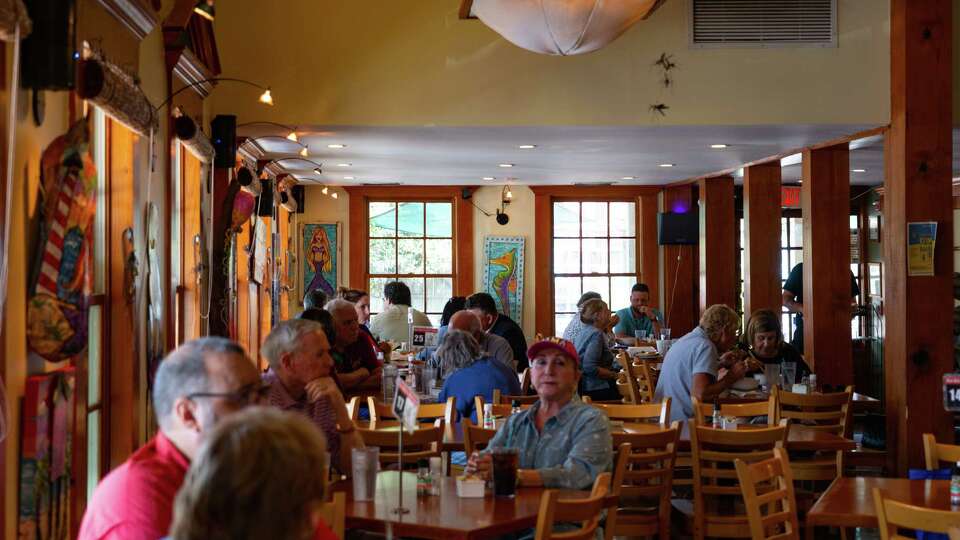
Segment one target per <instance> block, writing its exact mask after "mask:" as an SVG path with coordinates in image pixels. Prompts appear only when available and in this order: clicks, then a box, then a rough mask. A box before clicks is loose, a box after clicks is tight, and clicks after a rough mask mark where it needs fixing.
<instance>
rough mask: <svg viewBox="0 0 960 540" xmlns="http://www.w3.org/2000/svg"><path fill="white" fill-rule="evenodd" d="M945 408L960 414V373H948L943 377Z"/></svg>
mask: <svg viewBox="0 0 960 540" xmlns="http://www.w3.org/2000/svg"><path fill="white" fill-rule="evenodd" d="M943 408H944V409H946V410H948V411H952V412H960V373H946V374H944V376H943Z"/></svg>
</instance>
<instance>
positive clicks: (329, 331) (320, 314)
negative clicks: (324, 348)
mask: <svg viewBox="0 0 960 540" xmlns="http://www.w3.org/2000/svg"><path fill="white" fill-rule="evenodd" d="M297 318H298V319H306V320H308V321H314V322H318V323H320V325H321V326H323V333H324V334H326V336H327V341H328V342H330V343H333V342H335V341H336V340H337V330H336V328H334V326H333V316H331V315H330V313H329V312H328V311H327V310H325V309H323V307H312V308H309V309H305V310H303V311H301V312H300V314H299V315H297Z"/></svg>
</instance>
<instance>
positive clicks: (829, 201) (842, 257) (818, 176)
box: [800, 143, 853, 385]
mask: <svg viewBox="0 0 960 540" xmlns="http://www.w3.org/2000/svg"><path fill="white" fill-rule="evenodd" d="M802 174H803V184H802V187H801V189H800V205H801V208H802V211H803V261H804V262H803V347H804V356H805V358H806V360H807V363H808V364H809V365H810V368H811V369H813V370H814V371H816V372H817V375H818V381H820V382H821V383H826V384H830V385H837V384H842V385H846V384H852V383H853V359H852V354H853V349H852V342H851V338H850V315H851V302H852V299H851V297H850V240H849V238H850V217H849V214H850V151H849V149H848V145H847V144H846V143H844V144H842V145H838V146H831V147H827V148H819V149H813V150H804V152H803V173H802Z"/></svg>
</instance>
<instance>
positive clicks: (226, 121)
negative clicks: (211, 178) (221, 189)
mask: <svg viewBox="0 0 960 540" xmlns="http://www.w3.org/2000/svg"><path fill="white" fill-rule="evenodd" d="M210 131H211V133H213V136H212V137H211V139H213V149H214V151H215V152H216V157H214V159H213V166H214V167H219V168H223V169H230V168H233V166H234V165H235V164H236V162H237V117H236V116H234V115H232V114H218V115H217V116H216V117H215V118H214V119H213V122H210Z"/></svg>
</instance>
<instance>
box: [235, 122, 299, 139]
mask: <svg viewBox="0 0 960 540" xmlns="http://www.w3.org/2000/svg"><path fill="white" fill-rule="evenodd" d="M255 125H264V126H276V127H280V128H283V129H285V130H287V131H288V132H289V133H287V135H286V137H285V138H286V139H287V140H288V141H293V142H300V135H299V134H297V128H296V127H290V126H288V125H286V124H281V123H279V122H271V121H269V120H257V121H253V122H243V123H242V124H237V129H239V128H242V127H244V126H255Z"/></svg>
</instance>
